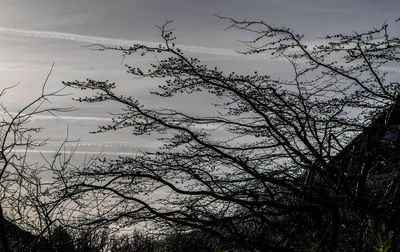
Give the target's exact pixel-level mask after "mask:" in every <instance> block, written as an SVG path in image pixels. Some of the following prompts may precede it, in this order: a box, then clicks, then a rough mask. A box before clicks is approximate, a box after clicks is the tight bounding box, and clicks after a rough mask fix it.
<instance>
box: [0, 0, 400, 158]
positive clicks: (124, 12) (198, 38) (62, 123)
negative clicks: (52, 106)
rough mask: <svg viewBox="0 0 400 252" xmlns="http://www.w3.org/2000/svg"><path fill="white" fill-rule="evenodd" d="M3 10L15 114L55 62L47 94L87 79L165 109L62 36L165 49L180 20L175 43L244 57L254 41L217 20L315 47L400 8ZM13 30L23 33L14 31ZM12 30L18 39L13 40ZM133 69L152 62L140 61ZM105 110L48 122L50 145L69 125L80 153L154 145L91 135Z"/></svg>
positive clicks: (71, 5)
mask: <svg viewBox="0 0 400 252" xmlns="http://www.w3.org/2000/svg"><path fill="white" fill-rule="evenodd" d="M0 7H1V9H2V13H1V15H0V27H3V28H2V29H0V58H1V60H0V87H6V86H9V85H12V84H15V83H18V82H19V83H20V85H19V87H18V88H16V89H15V90H13V91H11V92H9V94H8V96H7V97H6V98H3V99H2V101H3V103H4V104H6V105H7V106H8V107H9V108H10V110H13V109H16V107H18V106H20V105H21V101H27V100H28V99H29V98H32V97H34V95H35V94H39V92H40V86H41V84H42V82H43V80H44V79H45V77H46V74H47V73H48V71H49V69H50V67H51V64H52V63H53V62H54V63H55V68H54V71H53V73H52V75H51V78H50V80H49V83H48V86H49V87H48V88H49V89H56V88H57V87H59V86H60V83H61V81H62V80H75V79H78V80H83V79H85V78H88V77H89V78H95V79H99V80H105V79H109V80H112V81H116V82H118V83H120V85H121V88H122V89H123V90H124V92H127V93H129V94H131V95H133V96H135V97H137V98H139V99H140V100H142V101H143V102H144V103H147V104H151V105H155V106H162V104H159V103H160V100H159V99H158V98H155V97H151V96H149V95H147V94H146V93H147V91H148V88H149V87H150V88H151V87H153V86H154V83H150V82H149V81H139V80H133V79H132V78H130V76H129V75H128V74H126V73H125V68H124V67H123V66H122V65H121V64H120V61H121V56H120V55H119V54H118V53H115V52H106V53H100V52H97V51H93V50H89V49H88V48H86V47H82V46H83V45H87V44H88V42H85V41H82V37H78V38H76V37H71V40H66V39H65V36H67V37H68V36H69V35H68V34H67V35H65V34H64V35H62V34H61V35H62V36H61V35H60V33H71V34H78V35H84V36H94V37H103V38H104V37H105V38H110V39H121V40H137V41H147V42H160V37H159V30H158V29H157V28H156V27H155V25H158V24H162V23H163V22H164V21H165V20H169V19H173V20H174V21H175V22H174V24H173V27H174V28H175V29H176V32H175V34H176V35H177V37H178V40H177V43H178V44H182V45H187V46H193V48H198V47H202V48H200V49H201V50H203V51H204V50H205V49H204V47H206V48H221V49H223V50H237V49H242V48H243V47H241V44H240V43H239V42H238V40H240V39H244V38H248V37H247V36H248V34H245V33H241V32H240V31H235V30H228V31H227V30H224V28H225V27H226V26H227V23H224V22H222V21H221V20H219V19H218V18H216V17H215V16H213V15H212V14H213V13H215V14H218V15H222V16H229V17H235V18H246V19H252V20H264V21H266V22H268V23H270V24H273V25H277V26H279V25H285V26H288V27H290V28H292V29H294V30H295V31H296V32H298V33H304V34H305V35H306V37H305V39H306V40H309V41H313V40H315V39H316V38H318V37H322V36H323V35H326V34H332V33H339V32H352V31H355V30H357V31H365V30H367V29H369V28H371V27H373V26H380V25H382V24H383V23H384V22H385V21H388V22H389V23H392V24H393V20H395V19H397V18H398V17H400V13H399V10H400V1H396V0H346V1H342V0H330V1H328V0H247V1H244V0H113V1H110V0H12V1H11V0H0ZM397 25H400V24H399V23H397ZM7 29H8V30H7ZM12 29H20V30H23V31H17V32H15V30H12ZM10 30H11V31H14V33H13V34H10ZM7 31H8V33H7ZM33 31H44V32H53V33H46V34H47V35H46V36H47V37H49V36H50V35H51V34H54V32H57V34H58V35H57V34H56V35H57V36H58V37H59V38H60V36H61V38H62V39H51V38H43V37H46V36H44V35H43V36H42V38H38V37H32V36H33V35H34V34H35V33H34V32H33ZM397 31H398V29H397ZM32 34H33V35H32ZM49 34H50V35H49ZM56 35H54V37H57V36H56ZM63 36H64V37H63ZM71 36H73V35H71ZM99 39H100V38H99ZM73 40H75V41H73ZM76 40H80V41H76ZM200 49H199V50H197V51H196V50H192V51H189V52H187V53H188V54H191V55H193V56H196V57H199V58H200V59H204V60H205V62H206V63H208V64H214V65H222V66H223V69H226V70H229V71H231V70H244V71H250V70H260V69H261V70H263V71H264V72H269V73H275V74H279V73H280V72H284V69H282V65H281V64H276V62H272V61H271V60H268V59H266V60H260V59H249V60H248V59H244V58H242V57H235V56H231V55H226V53H225V54H224V53H218V52H226V51H223V50H221V51H218V50H217V51H215V50H216V49H209V51H212V52H217V53H214V54H204V53H199V51H201V50H200ZM213 50H214V51H213ZM206 51H207V50H206ZM128 62H129V63H131V64H145V63H146V62H143V61H141V60H136V59H130V60H129V61H128ZM57 102H58V103H59V104H62V105H72V104H73V103H72V102H71V100H70V99H69V98H68V99H67V98H63V99H60V100H58V101H57ZM180 102H185V100H184V99H183V100H181V101H180ZM198 102H199V103H201V102H206V101H202V100H199V101H198ZM73 105H79V104H73ZM108 110H110V108H109V107H108V105H98V106H97V107H93V106H92V107H90V109H88V108H86V107H85V106H84V107H81V108H80V109H79V110H77V111H74V112H73V113H69V114H68V115H64V119H60V120H54V119H50V118H47V117H43V118H41V119H40V120H39V121H40V123H41V124H43V125H44V126H45V127H46V126H47V127H46V128H49V129H47V131H46V136H50V137H54V138H55V139H56V140H57V139H58V140H59V139H60V135H61V136H62V135H65V129H66V124H67V123H68V124H69V128H70V135H72V136H75V137H77V138H81V141H82V143H83V145H85V144H86V146H89V144H90V143H92V144H93V146H94V147H93V146H92V147H93V148H95V149H93V150H98V149H104V150H105V151H121V152H125V151H130V149H129V148H131V147H132V148H136V147H137V146H146V145H147V142H146V140H145V139H143V140H138V141H136V142H134V143H132V142H129V143H126V142H127V141H126V138H125V137H123V136H122V134H120V135H118V134H115V135H104V136H93V135H89V134H87V132H88V131H89V130H91V129H94V128H95V125H97V124H98V123H99V122H100V123H102V119H101V118H98V117H105V116H107V114H105V113H104V111H108ZM55 125H57V127H55ZM50 126H51V127H50ZM50 128H51V129H50ZM57 137H58V138H57ZM56 140H55V141H56ZM124 144H125V145H124ZM121 146H122V147H121ZM135 146H136V147H135ZM96 148H97V149H96ZM90 150H92V149H90Z"/></svg>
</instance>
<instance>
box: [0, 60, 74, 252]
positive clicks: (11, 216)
mask: <svg viewBox="0 0 400 252" xmlns="http://www.w3.org/2000/svg"><path fill="white" fill-rule="evenodd" d="M52 69H53V67H52V68H51V70H50V72H49V74H48V76H47V77H46V80H45V82H44V84H43V86H42V89H41V92H40V94H39V95H38V97H37V98H33V99H32V101H29V102H27V104H25V105H23V106H22V107H21V108H19V110H18V111H9V110H8V109H7V108H6V107H5V105H4V104H3V103H1V104H0V105H1V108H2V112H3V114H2V117H1V119H0V165H1V166H0V238H1V245H2V249H3V250H4V251H11V249H12V250H18V249H23V248H25V249H28V248H29V249H33V247H34V246H35V243H37V242H38V239H39V238H40V237H42V236H43V232H45V231H48V230H49V228H50V225H52V224H53V222H54V221H55V220H56V219H55V218H56V215H55V214H54V213H53V212H56V211H55V210H56V207H55V206H56V205H55V204H52V205H47V203H46V202H48V201H49V200H50V197H49V195H48V190H49V188H51V184H50V183H48V182H43V176H51V174H50V173H48V171H49V170H51V169H50V167H46V169H45V167H43V166H42V165H40V164H38V163H36V162H35V161H33V160H31V159H29V158H28V156H29V152H30V151H32V150H38V149H40V148H41V147H43V146H44V145H45V144H46V140H44V141H43V140H42V141H38V140H35V135H36V134H37V133H38V132H40V130H41V128H40V127H37V126H34V125H33V124H31V123H30V121H31V119H32V118H34V117H35V116H36V115H38V114H45V113H49V114H51V115H54V114H55V113H58V112H66V111H70V110H71V109H72V108H65V107H64V108H61V107H54V106H53V105H51V106H48V104H50V100H49V99H51V98H53V97H57V96H63V95H65V94H62V93H61V92H62V90H63V89H64V88H61V89H59V90H56V91H52V92H47V90H46V89H47V88H46V83H47V81H48V78H49V76H50V74H51V71H52ZM14 87H15V86H12V87H8V88H5V89H3V90H2V91H1V92H0V97H4V96H5V95H6V93H7V91H8V90H9V89H11V88H14ZM67 142H68V140H66V141H64V143H63V144H61V146H63V145H65V144H66V143H67ZM58 153H59V154H60V153H62V149H60V150H58ZM58 214H59V212H58ZM11 223H12V224H11ZM12 225H18V226H19V227H21V228H23V229H24V230H25V231H26V232H25V231H22V230H21V233H20V234H17V233H12V230H13V229H15V228H14V227H13V226H12ZM28 231H29V232H31V233H28ZM22 233H24V234H26V237H18V236H21V235H22ZM35 235H36V236H35ZM10 237H12V240H11V241H10V240H9V238H10ZM19 239H20V240H21V241H22V243H23V244H22V243H21V244H22V245H18V244H14V243H17V242H16V240H18V241H19ZM24 239H25V241H24ZM27 240H29V241H30V242H31V244H28V243H27V242H28V241H27ZM32 246H33V247H32Z"/></svg>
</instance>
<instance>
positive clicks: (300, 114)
mask: <svg viewBox="0 0 400 252" xmlns="http://www.w3.org/2000/svg"><path fill="white" fill-rule="evenodd" d="M222 19H223V20H227V21H228V22H229V23H230V28H234V29H238V30H240V31H247V32H250V33H251V34H253V35H254V39H253V40H251V41H248V42H245V44H246V45H247V49H246V50H245V51H244V52H243V54H245V55H250V54H265V55H273V56H274V57H277V58H280V59H283V60H286V61H287V62H288V63H290V66H291V73H292V74H291V76H290V77H286V78H285V77H284V76H282V77H281V78H279V79H274V78H272V77H271V76H268V75H262V74H258V73H256V72H255V73H253V74H243V75H242V74H236V73H229V74H225V73H224V72H222V71H220V70H219V69H218V68H214V67H208V66H207V65H203V64H201V63H200V61H199V60H198V59H196V58H191V57H188V56H186V55H185V54H184V53H183V52H182V51H181V50H180V49H179V48H177V47H176V46H175V44H174V39H175V38H174V37H173V34H172V31H171V30H169V29H168V25H169V22H167V23H166V24H165V25H163V26H161V27H160V30H161V36H162V38H163V40H164V43H163V44H162V45H160V46H159V47H149V46H145V45H139V44H138V45H135V46H132V47H130V48H110V47H105V46H99V49H100V50H117V51H121V52H122V53H123V55H124V56H128V55H142V56H143V55H147V54H155V55H157V56H156V57H157V61H155V62H154V63H153V64H151V65H150V67H149V68H148V69H140V68H138V67H134V66H127V68H128V72H129V73H130V74H132V75H134V76H137V77H143V78H156V79H161V80H165V84H164V85H161V86H160V87H159V90H158V91H157V92H154V94H155V95H158V96H160V97H165V98H173V97H174V96H175V95H176V94H181V93H183V94H187V95H189V94H192V93H200V94H201V93H209V94H211V95H213V96H215V97H217V98H219V102H217V103H216V106H215V111H216V112H215V111H214V112H213V113H210V116H198V115H196V114H188V113H185V112H183V111H178V110H176V109H154V108H148V107H145V106H143V105H141V104H140V102H139V101H137V100H136V99H134V98H133V97H131V96H129V95H125V94H119V93H118V92H117V91H115V90H116V87H117V85H116V84H115V83H112V82H108V81H96V80H90V79H88V80H86V81H73V82H65V83H64V84H65V85H66V86H68V87H73V88H79V89H86V90H93V91H95V94H94V95H93V96H90V97H83V98H79V99H78V101H81V102H90V103H96V102H105V101H112V102H116V103H118V104H120V105H121V106H122V107H123V109H122V111H121V113H119V114H116V115H115V118H114V120H113V123H111V124H109V125H105V126H100V128H99V130H98V132H106V131H112V130H119V129H124V128H128V129H131V131H132V134H133V135H147V134H153V135H157V136H160V135H161V137H160V141H162V142H164V143H165V145H164V146H163V148H160V149H159V150H157V151H156V152H151V151H146V152H143V153H142V154H140V155H137V156H133V157H120V158H118V159H115V160H113V159H104V160H101V161H99V162H98V163H97V164H96V165H94V166H92V167H86V168H85V169H84V170H83V169H81V170H79V169H76V170H74V171H70V174H69V176H68V179H69V180H68V181H67V185H64V186H65V187H64V190H60V192H62V193H63V194H65V193H66V192H67V193H66V194H65V195H67V196H68V197H75V198H76V200H77V201H79V202H80V204H81V207H82V208H83V209H85V208H87V209H91V212H90V215H86V216H85V218H86V219H85V220H86V221H87V222H85V223H88V224H93V225H108V224H120V225H123V226H127V225H128V226H129V225H134V224H137V223H139V222H149V221H151V222H153V223H156V224H157V225H159V227H160V228H161V227H167V228H168V227H171V226H173V227H174V228H181V229H184V230H196V229H197V230H201V231H203V232H206V233H210V234H212V235H215V236H216V237H219V239H221V241H222V240H226V241H234V244H235V245H234V246H241V247H243V248H246V249H259V250H271V251H298V250H303V249H304V248H305V247H306V246H307V244H306V243H305V240H307V234H308V233H309V232H310V231H311V232H316V234H317V237H316V239H317V240H319V241H321V244H322V245H321V246H322V248H323V249H325V250H328V249H331V250H333V251H334V250H336V249H338V248H340V249H346V251H351V249H354V250H356V251H362V250H364V249H365V246H366V244H368V237H367V236H368V234H367V233H368V231H369V229H370V228H371V227H372V226H373V225H376V224H379V223H382V222H386V223H392V224H393V226H392V228H393V227H394V225H398V224H400V222H399V220H398V218H397V217H394V216H395V215H393V214H389V215H386V214H385V213H387V211H392V210H393V211H397V209H398V208H399V201H398V200H399V197H398V193H397V189H396V188H397V185H398V180H399V177H398V175H396V174H397V173H398V165H397V164H398V157H399V156H398V155H397V156H396V155H387V154H386V155H384V154H385V153H388V152H387V150H388V148H392V147H389V145H390V146H398V145H396V144H397V140H396V139H397V138H391V139H389V140H388V141H386V142H385V141H384V140H382V139H383V137H384V136H385V135H387V129H388V127H390V126H391V125H392V126H393V125H398V122H397V121H398V120H399V119H397V118H399V114H397V111H399V104H398V102H399V100H398V94H399V85H398V82H396V81H395V80H393V77H391V76H390V74H389V72H388V71H387V69H388V68H385V67H388V66H389V67H396V66H397V65H396V64H397V63H398V62H399V60H400V59H399V56H398V52H399V48H400V40H399V38H397V37H391V36H390V35H389V32H388V25H386V24H385V25H383V26H382V27H379V28H374V29H372V30H370V31H367V32H363V33H352V34H349V35H345V34H338V35H334V36H327V37H326V38H325V39H322V40H321V41H319V42H318V43H317V44H316V45H308V44H307V43H306V42H303V35H298V34H296V33H294V32H293V31H292V30H291V29H289V28H286V27H273V26H270V25H268V24H267V23H264V22H250V21H239V20H235V19H230V18H222ZM396 127H397V126H396ZM216 134H218V137H216ZM396 134H397V133H396ZM221 136H222V137H221ZM396 136H397V135H396ZM389 143H390V144H389ZM391 150H393V149H391ZM379 151H380V152H383V155H380V156H379V157H378V156H377V154H378V152H379ZM393 153H395V151H394V152H393ZM382 162H383V163H384V162H387V164H386V167H387V172H386V173H385V174H388V172H389V173H390V174H392V175H391V176H386V177H385V179H386V180H384V182H383V183H382V177H379V176H380V175H381V174H382V171H383V170H382V169H383V168H382V167H383V166H382V164H383V163H382ZM389 163H390V165H389ZM378 177H379V178H380V179H381V180H380V181H381V182H379V181H378V180H379V179H377V178H378ZM160 193H161V194H162V195H163V196H162V197H160V196H158V197H157V194H160ZM377 195H378V197H379V199H377ZM94 210H97V211H94ZM396 232H398V230H397V231H396ZM397 234H398V233H397ZM346 239H347V240H346ZM396 246H398V244H397V245H396Z"/></svg>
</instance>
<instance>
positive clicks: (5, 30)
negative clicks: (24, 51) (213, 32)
mask: <svg viewBox="0 0 400 252" xmlns="http://www.w3.org/2000/svg"><path fill="white" fill-rule="evenodd" d="M0 34H8V35H13V36H22V37H34V38H45V39H61V40H71V41H77V42H84V43H88V44H102V45H108V46H122V47H129V46H133V45H134V44H142V45H146V46H152V47H157V46H158V45H159V43H155V42H149V41H139V40H126V39H115V38H106V37H97V36H86V35H80V34H74V33H65V32H52V31H37V30H22V29H14V28H9V27H0ZM177 46H178V47H179V48H180V49H182V50H183V51H187V52H192V53H200V54H212V55H220V56H241V54H239V53H237V52H236V51H234V50H230V49H224V48H210V47H201V46H190V45H177Z"/></svg>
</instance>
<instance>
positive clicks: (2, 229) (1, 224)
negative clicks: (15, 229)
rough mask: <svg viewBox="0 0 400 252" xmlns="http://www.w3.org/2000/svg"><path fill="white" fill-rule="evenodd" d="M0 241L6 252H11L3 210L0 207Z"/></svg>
mask: <svg viewBox="0 0 400 252" xmlns="http://www.w3.org/2000/svg"><path fill="white" fill-rule="evenodd" d="M0 239H1V244H2V246H3V250H4V252H11V250H10V245H9V244H8V240H7V230H6V222H5V219H4V215H3V208H2V207H1V205H0Z"/></svg>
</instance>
